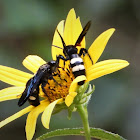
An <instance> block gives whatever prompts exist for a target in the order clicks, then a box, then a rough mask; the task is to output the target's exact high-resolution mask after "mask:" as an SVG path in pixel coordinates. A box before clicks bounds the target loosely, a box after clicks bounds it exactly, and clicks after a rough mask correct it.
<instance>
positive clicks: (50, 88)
mask: <svg viewBox="0 0 140 140" xmlns="http://www.w3.org/2000/svg"><path fill="white" fill-rule="evenodd" d="M55 75H56V76H53V78H54V80H53V79H52V80H48V83H47V84H46V85H45V86H44V87H43V88H44V90H43V91H44V93H45V95H46V96H47V97H48V99H49V101H50V102H53V101H55V100H57V99H59V98H65V97H66V96H67V95H68V93H69V87H70V85H71V83H72V81H73V79H74V75H73V73H72V71H71V70H69V69H66V68H65V69H64V68H58V70H57V71H56V72H55Z"/></svg>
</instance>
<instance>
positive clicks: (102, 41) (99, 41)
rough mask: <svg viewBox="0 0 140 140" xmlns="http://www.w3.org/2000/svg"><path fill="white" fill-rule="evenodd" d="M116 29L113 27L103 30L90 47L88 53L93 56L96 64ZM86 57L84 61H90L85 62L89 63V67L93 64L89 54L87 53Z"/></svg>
mask: <svg viewBox="0 0 140 140" xmlns="http://www.w3.org/2000/svg"><path fill="white" fill-rule="evenodd" d="M114 31H115V29H114V28H111V29H109V30H107V31H105V32H103V33H102V34H101V35H99V36H98V37H97V38H96V39H95V41H94V42H93V43H92V45H91V46H90V48H89V49H88V53H89V55H90V56H91V58H92V60H93V63H94V64H95V63H96V62H97V61H98V59H99V57H100V56H101V54H102V53H103V51H104V49H105V46H106V44H107V42H108V40H109V39H110V37H111V36H112V34H113V33H114ZM84 59H85V61H84V62H85V63H88V64H85V65H88V66H86V67H87V68H88V67H89V66H91V61H90V59H89V57H88V55H86V56H85V58H84Z"/></svg>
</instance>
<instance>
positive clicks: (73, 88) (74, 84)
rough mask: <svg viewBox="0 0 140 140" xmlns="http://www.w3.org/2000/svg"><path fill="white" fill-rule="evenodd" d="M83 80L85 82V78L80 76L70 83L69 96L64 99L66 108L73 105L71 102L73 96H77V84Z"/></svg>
mask: <svg viewBox="0 0 140 140" xmlns="http://www.w3.org/2000/svg"><path fill="white" fill-rule="evenodd" d="M83 80H86V77H85V76H83V75H82V76H78V77H77V78H75V79H74V80H73V82H72V83H71V85H70V88H69V94H68V95H67V97H66V98H65V104H66V105H67V106H70V105H71V104H72V103H73V100H74V98H75V96H76V95H77V92H76V90H77V87H78V84H77V83H78V82H80V81H83Z"/></svg>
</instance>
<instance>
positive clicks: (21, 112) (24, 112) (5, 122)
mask: <svg viewBox="0 0 140 140" xmlns="http://www.w3.org/2000/svg"><path fill="white" fill-rule="evenodd" d="M33 108H34V107H33V106H28V107H26V108H24V109H22V110H21V111H19V112H17V113H15V114H14V115H12V116H10V117H8V118H7V119H5V120H3V121H1V122H0V128H1V127H3V126H5V125H6V124H8V123H10V122H12V121H13V120H15V119H17V118H19V117H21V116H23V115H24V114H26V113H28V112H30V111H31V110H32V109H33Z"/></svg>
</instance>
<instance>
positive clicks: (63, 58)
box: [57, 55, 69, 67]
mask: <svg viewBox="0 0 140 140" xmlns="http://www.w3.org/2000/svg"><path fill="white" fill-rule="evenodd" d="M60 59H62V60H64V64H63V65H64V67H65V61H68V60H69V58H65V57H64V56H63V55H58V56H57V62H58V63H59V61H60Z"/></svg>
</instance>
